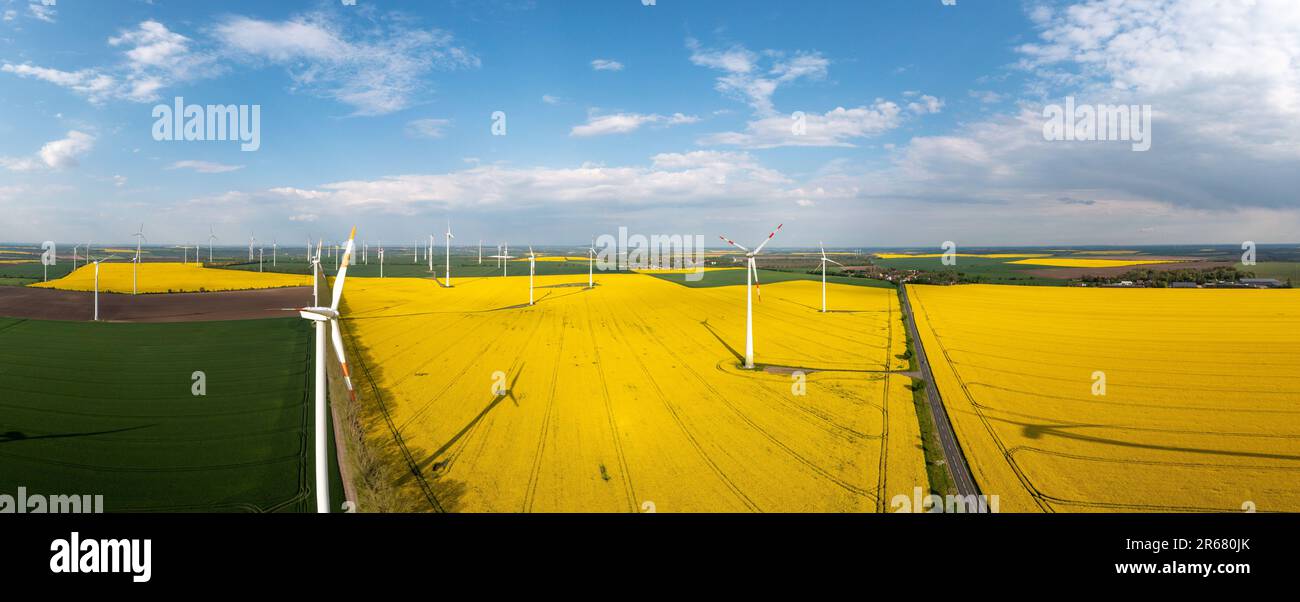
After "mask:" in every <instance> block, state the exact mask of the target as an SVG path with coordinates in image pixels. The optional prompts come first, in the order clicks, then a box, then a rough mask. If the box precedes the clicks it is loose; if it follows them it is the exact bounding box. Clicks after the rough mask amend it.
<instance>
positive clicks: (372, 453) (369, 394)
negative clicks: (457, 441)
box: [344, 302, 466, 512]
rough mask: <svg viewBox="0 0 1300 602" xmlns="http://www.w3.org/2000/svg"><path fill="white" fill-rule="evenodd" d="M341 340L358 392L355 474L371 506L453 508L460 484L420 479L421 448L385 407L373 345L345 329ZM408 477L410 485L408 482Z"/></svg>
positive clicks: (386, 401) (381, 373)
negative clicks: (367, 343)
mask: <svg viewBox="0 0 1300 602" xmlns="http://www.w3.org/2000/svg"><path fill="white" fill-rule="evenodd" d="M346 309H347V306H346V302H345V305H344V310H346ZM344 324H345V325H346V324H347V321H346V320H345V321H344ZM345 341H346V342H347V343H348V346H349V347H350V349H349V350H348V359H349V362H350V363H352V364H353V365H354V375H353V379H354V383H356V385H357V391H358V401H357V403H356V404H355V408H356V410H355V415H353V416H352V417H351V418H350V420H351V421H352V423H353V428H354V429H355V432H357V433H359V434H358V435H357V441H356V443H357V444H359V446H360V449H359V450H358V451H360V456H361V457H360V458H358V459H359V460H363V463H362V464H360V465H359V467H358V468H359V470H358V473H359V474H358V479H359V480H360V481H362V482H363V483H364V484H365V487H366V489H367V491H368V492H369V495H370V496H371V497H372V498H373V499H372V500H369V501H370V503H371V505H373V506H374V507H375V509H377V510H378V511H380V512H429V511H434V512H455V511H457V510H458V509H459V507H460V499H461V497H462V496H463V495H464V492H465V489H466V488H465V485H464V484H463V483H460V482H457V481H453V480H451V479H445V478H443V479H436V480H433V481H432V482H431V481H430V480H429V479H426V478H425V475H424V474H422V473H421V472H420V466H419V465H418V463H417V461H416V458H418V457H422V456H423V455H424V451H423V450H422V449H421V448H420V447H418V446H415V445H412V444H411V443H410V442H408V441H407V440H406V438H405V437H404V436H403V435H402V433H401V430H400V429H398V427H397V424H396V423H395V422H394V421H393V417H392V413H391V408H390V407H389V405H390V404H391V403H392V402H393V400H390V399H386V398H385V395H384V391H383V390H382V389H381V388H380V386H379V383H381V382H383V381H384V368H383V364H382V363H380V362H379V361H377V360H376V359H375V354H374V350H372V349H371V348H370V347H368V346H365V345H363V344H362V341H361V339H360V338H358V337H355V336H352V333H350V332H346V330H345ZM355 461H356V460H354V462H355ZM412 481H415V482H414V486H410V484H411V483H412Z"/></svg>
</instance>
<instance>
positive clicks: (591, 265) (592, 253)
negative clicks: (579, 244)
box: [587, 237, 596, 288]
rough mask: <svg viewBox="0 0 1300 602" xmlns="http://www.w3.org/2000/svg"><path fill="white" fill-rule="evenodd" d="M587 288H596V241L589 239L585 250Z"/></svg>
mask: <svg viewBox="0 0 1300 602" xmlns="http://www.w3.org/2000/svg"><path fill="white" fill-rule="evenodd" d="M587 288H596V239H595V238H594V237H593V238H592V239H591V247H590V248H588V249H587Z"/></svg>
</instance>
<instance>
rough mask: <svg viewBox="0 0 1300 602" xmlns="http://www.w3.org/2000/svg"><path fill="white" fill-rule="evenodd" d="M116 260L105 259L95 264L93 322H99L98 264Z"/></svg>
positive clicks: (114, 257)
mask: <svg viewBox="0 0 1300 602" xmlns="http://www.w3.org/2000/svg"><path fill="white" fill-rule="evenodd" d="M116 258H117V257H116V256H113V257H105V258H103V259H100V260H99V261H96V262H95V321H96V322H98V321H99V264H101V263H103V262H105V261H109V260H111V259H116ZM87 259H89V258H87Z"/></svg>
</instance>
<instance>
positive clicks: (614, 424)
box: [583, 298, 637, 514]
mask: <svg viewBox="0 0 1300 602" xmlns="http://www.w3.org/2000/svg"><path fill="white" fill-rule="evenodd" d="M583 305H585V306H587V310H586V311H585V312H584V313H585V314H586V316H587V334H588V335H590V337H591V350H592V354H594V355H595V358H596V363H595V365H596V374H597V375H598V376H599V377H600V396H601V398H602V399H603V401H604V403H605V415H606V417H608V419H609V430H610V434H611V435H612V436H613V439H614V453H615V455H616V456H618V465H619V469H620V470H622V475H620V476H621V477H622V478H623V486H624V493H625V494H626V496H627V504H628V509H629V510H630V511H631V512H632V513H633V514H635V513H636V512H637V505H636V488H635V487H633V485H632V472H631V470H629V469H628V467H627V455H626V454H625V453H624V452H623V441H622V440H621V439H620V438H619V436H618V421H617V420H616V419H615V418H614V406H613V402H612V401H611V400H610V396H609V381H608V380H606V379H605V371H604V370H602V369H601V368H600V366H601V365H602V364H601V358H600V344H599V343H597V341H596V324H595V322H594V321H593V320H592V317H591V299H590V298H587V299H583Z"/></svg>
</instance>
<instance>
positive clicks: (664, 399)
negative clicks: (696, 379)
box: [611, 303, 762, 512]
mask: <svg viewBox="0 0 1300 602" xmlns="http://www.w3.org/2000/svg"><path fill="white" fill-rule="evenodd" d="M626 308H627V305H626V303H625V304H624V309H626ZM626 315H637V314H636V313H635V312H629V313H628V314H626ZM611 323H612V324H613V325H614V326H615V328H616V329H617V330H618V331H619V333H620V334H622V338H623V340H627V335H626V333H625V332H624V331H623V325H622V324H621V323H619V322H611ZM630 355H631V357H632V359H633V360H635V361H636V364H637V367H639V368H640V369H641V373H642V374H644V375H645V378H646V382H649V383H650V385H651V386H652V387H654V390H655V393H657V394H658V395H657V396H658V398H659V401H660V403H663V405H664V407H665V408H666V409H667V410H668V413H669V415H670V416H672V419H673V421H674V422H676V423H677V428H679V429H681V431H682V434H683V435H685V436H686V440H687V441H689V442H690V444H691V447H693V448H695V452H696V453H697V454H699V456H700V459H702V460H704V463H705V464H707V465H708V466H709V468H711V469H713V473H714V474H715V475H717V477H718V478H719V479H721V480H722V483H723V484H724V485H726V486H727V488H728V489H730V490H731V492H732V493H734V494H735V495H736V497H737V498H739V499H740V500H741V501H742V502H744V504H745V505H746V506H748V507H749V509H750V510H752V511H754V512H762V509H760V508H759V507H758V505H757V504H755V503H754V500H751V499H750V498H749V496H747V495H745V492H744V491H742V490H741V489H740V487H739V486H737V485H736V484H735V483H733V482H732V481H731V477H728V476H727V474H726V473H725V472H723V471H722V468H721V467H719V466H718V465H717V463H715V462H714V461H713V458H710V457H709V454H708V453H707V452H705V451H704V448H703V447H702V446H701V445H700V442H699V441H698V440H696V438H695V435H694V434H693V433H691V431H690V429H688V428H687V427H686V424H685V423H684V422H683V421H682V417H681V416H680V415H679V414H678V413H677V408H675V407H674V406H673V404H672V402H670V401H668V396H667V395H665V394H664V392H663V389H661V388H660V387H659V382H658V381H656V380H655V379H654V374H653V373H652V372H651V371H650V369H649V368H648V367H647V366H646V365H645V362H644V361H643V360H642V359H641V357H640V356H638V355H637V354H636V353H632V354H630Z"/></svg>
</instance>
